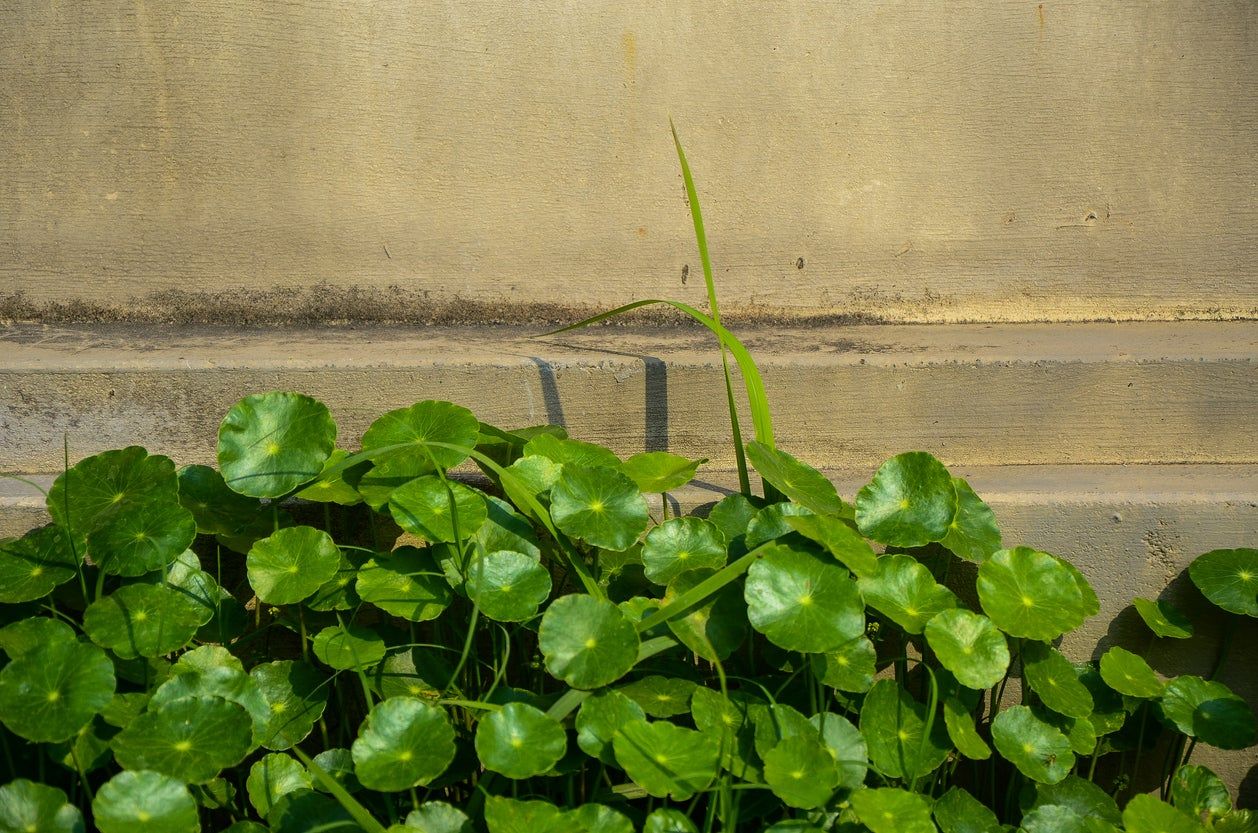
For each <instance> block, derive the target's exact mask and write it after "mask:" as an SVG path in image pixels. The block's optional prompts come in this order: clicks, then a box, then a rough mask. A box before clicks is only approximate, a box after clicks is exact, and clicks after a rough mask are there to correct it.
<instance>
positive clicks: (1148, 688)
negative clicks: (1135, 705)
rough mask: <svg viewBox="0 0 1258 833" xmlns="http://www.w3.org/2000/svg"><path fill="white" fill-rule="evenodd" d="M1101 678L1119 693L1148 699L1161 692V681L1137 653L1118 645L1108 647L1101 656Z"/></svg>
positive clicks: (1157, 695)
mask: <svg viewBox="0 0 1258 833" xmlns="http://www.w3.org/2000/svg"><path fill="white" fill-rule="evenodd" d="M1101 679H1103V680H1104V681H1105V684H1106V685H1107V686H1109V687H1110V688H1112V689H1114V690H1115V691H1117V692H1118V693H1119V694H1126V695H1127V696H1128V697H1139V698H1142V699H1149V698H1151V697H1159V696H1161V694H1162V690H1163V688H1165V686H1164V685H1163V683H1162V681H1161V680H1160V679H1158V676H1157V674H1154V673H1153V669H1152V668H1150V667H1149V663H1147V662H1145V661H1144V659H1142V658H1141V657H1140V656H1138V655H1137V654H1133V653H1132V652H1131V651H1128V650H1125V649H1123V648H1119V647H1113V648H1110V649H1109V650H1108V651H1106V652H1105V653H1104V654H1103V655H1102V656H1101Z"/></svg>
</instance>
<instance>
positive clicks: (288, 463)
mask: <svg viewBox="0 0 1258 833" xmlns="http://www.w3.org/2000/svg"><path fill="white" fill-rule="evenodd" d="M335 447H336V423H335V422H333V421H332V414H331V413H329V412H328V408H327V406H326V405H324V404H323V403H322V402H319V401H317V400H315V399H312V398H310V397H309V396H304V395H302V394H300V393H284V392H280V391H273V392H271V393H259V394H254V395H253V396H246V397H245V398H244V399H242V400H240V401H239V402H237V403H236V404H235V405H233V406H232V408H231V410H230V411H228V412H227V416H225V417H223V422H222V424H221V425H220V426H219V428H218V468H219V470H220V471H221V472H222V473H223V480H225V481H226V482H227V485H228V486H229V487H231V488H232V489H233V490H235V491H237V492H240V493H241V494H242V495H249V496H251V497H279V496H281V495H284V494H287V493H288V492H291V491H292V490H293V489H295V488H297V487H298V486H300V485H301V484H303V483H307V482H309V481H311V480H314V479H315V478H316V477H318V476H319V472H321V471H322V470H323V464H324V461H326V460H327V459H328V456H329V455H330V454H331V453H332V451H333V449H334V448H335Z"/></svg>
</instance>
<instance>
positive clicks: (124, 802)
mask: <svg viewBox="0 0 1258 833" xmlns="http://www.w3.org/2000/svg"><path fill="white" fill-rule="evenodd" d="M92 817H93V821H94V822H95V823H96V827H97V829H98V830H100V833H199V831H200V830H201V819H200V817H199V814H198V810H197V802H196V799H194V798H193V797H192V793H191V792H189V791H188V788H187V787H186V786H184V784H183V782H181V781H179V780H178V779H176V778H172V777H170V776H169V775H163V774H161V773H158V772H120V773H118V774H117V775H115V776H114V777H113V778H111V779H109V780H108V781H107V782H105V783H104V784H102V785H101V788H100V790H99V792H97V793H96V799H95V800H94V801H93V802H92Z"/></svg>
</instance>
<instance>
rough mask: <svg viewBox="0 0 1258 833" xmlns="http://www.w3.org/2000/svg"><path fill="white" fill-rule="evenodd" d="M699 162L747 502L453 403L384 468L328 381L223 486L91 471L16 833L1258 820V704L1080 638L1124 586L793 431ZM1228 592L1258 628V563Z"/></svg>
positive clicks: (1244, 558)
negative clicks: (1209, 761)
mask: <svg viewBox="0 0 1258 833" xmlns="http://www.w3.org/2000/svg"><path fill="white" fill-rule="evenodd" d="M678 150H679V153H680V145H679V146H678ZM682 165H683V173H684V175H685V180H686V185H687V190H688V192H689V196H690V201H691V207H692V209H693V211H694V217H695V228H696V232H697V233H698V236H699V243H700V253H701V259H702V262H703V265H704V271H705V277H707V279H708V289H709V301H710V307H711V314H710V315H707V314H704V313H701V312H699V311H698V310H695V309H693V308H691V307H688V306H686V305H684V304H680V303H676V302H668V303H672V305H673V306H674V307H675V308H677V309H679V310H681V311H682V312H684V313H686V314H688V315H690V316H691V317H692V318H694V319H695V320H696V321H698V322H700V323H701V324H703V325H704V326H706V327H708V328H709V329H710V330H711V331H712V332H713V333H714V334H715V335H716V336H717V338H718V340H719V342H720V344H721V349H722V356H723V357H725V356H727V355H728V356H732V357H733V358H734V360H735V362H736V363H737V365H738V366H739V369H740V371H741V374H742V376H743V378H744V380H745V382H746V393H747V398H748V404H749V406H750V412H751V414H752V422H753V428H754V433H755V439H754V440H753V441H751V442H749V443H746V444H745V445H744V443H743V442H742V440H741V433H740V427H739V424H738V421H737V411H736V409H735V408H734V387H733V385H732V383H731V381H730V380H731V374H730V372H729V369H728V364H726V383H727V384H726V391H727V395H728V400H729V406H730V414H731V422H732V427H733V434H734V437H735V440H736V447H737V450H738V452H739V454H738V462H739V469H740V471H739V475H740V476H739V481H740V489H739V490H738V491H737V492H734V493H732V494H729V495H728V496H726V497H724V498H723V499H721V500H720V501H718V502H716V503H715V504H713V505H708V506H704V507H702V508H701V509H700V510H699V511H696V512H695V513H694V514H691V515H685V516H681V517H669V516H668V515H667V514H666V512H665V507H667V506H668V505H669V502H668V500H667V499H665V500H658V499H656V500H653V501H650V502H649V501H648V496H653V497H654V496H661V495H663V496H665V497H666V496H667V493H669V492H673V491H676V490H678V489H682V488H683V487H685V486H686V484H687V483H688V482H690V481H691V480H692V479H693V478H694V477H695V474H696V472H697V470H698V467H699V465H700V464H701V463H702V462H703V461H700V460H689V459H685V458H682V457H679V456H677V455H675V454H671V453H667V452H651V453H644V454H637V455H634V456H632V457H629V458H628V459H621V458H620V457H618V456H617V455H616V454H614V453H613V452H611V451H610V450H608V449H606V448H603V447H601V446H598V445H595V444H591V443H587V442H582V441H579V440H577V439H572V438H570V437H568V436H567V435H566V433H565V432H564V430H563V429H562V428H560V427H557V426H539V427H532V428H525V429H521V430H511V431H508V430H503V429H500V428H497V427H494V426H491V425H488V424H486V423H483V422H480V421H479V420H478V419H477V418H476V416H475V415H474V414H473V413H472V412H471V411H470V410H468V409H466V408H464V407H461V406H459V405H455V404H452V403H449V402H441V401H422V402H419V403H416V404H415V405H412V406H410V407H407V408H401V409H398V410H395V411H391V412H389V413H386V414H384V415H383V416H381V417H379V418H378V419H377V420H376V421H375V422H373V423H372V424H371V426H370V428H369V429H368V430H367V431H366V433H365V434H364V436H363V437H362V441H361V448H358V449H354V450H353V451H352V452H351V450H349V449H342V448H338V446H337V428H336V424H335V422H334V421H333V418H332V415H331V413H330V412H329V410H328V408H327V407H326V406H324V405H323V404H322V403H320V402H318V401H316V400H314V399H312V398H310V397H307V396H303V395H301V394H298V393H290V392H272V393H266V394H259V395H253V396H248V397H246V398H244V399H242V400H241V401H240V402H238V403H237V404H236V405H235V406H234V407H233V408H232V409H231V410H230V412H229V413H228V414H227V416H226V417H225V419H224V420H223V422H222V426H221V428H220V431H219V437H218V450H217V461H218V467H217V468H210V467H207V466H201V465H192V466H186V467H183V468H177V467H176V465H175V463H174V462H173V461H171V460H170V459H168V458H166V457H163V456H160V455H155V454H149V453H147V452H146V451H145V450H144V449H143V448H139V447H131V448H126V449H121V450H117V451H108V452H104V453H102V454H97V455H94V456H91V457H88V458H86V459H84V460H81V461H79V462H78V463H77V464H76V465H74V466H73V467H68V468H67V470H66V471H65V472H64V474H63V475H62V476H61V477H60V478H58V479H57V481H56V483H55V484H54V485H53V487H52V489H51V490H50V491H49V492H48V495H47V504H48V511H49V513H50V515H51V517H52V522H51V523H50V524H48V525H46V526H44V527H41V528H39V529H36V530H32V531H31V532H29V533H27V534H26V535H24V536H23V537H21V538H19V539H16V540H9V541H4V542H3V543H2V544H0V617H2V619H0V622H2V623H3V627H0V651H2V652H3V655H4V657H5V660H4V665H3V667H2V668H0V723H2V724H3V729H2V730H0V742H2V746H3V753H4V759H3V762H2V764H0V765H3V766H5V767H7V775H8V779H7V783H5V784H4V785H3V786H0V833H3V831H23V833H71V832H72V831H82V830H86V829H95V830H100V831H102V833H140V832H141V831H150V832H151V833H192V831H199V830H208V831H224V830H226V831H232V833H249V831H265V830H271V831H276V833H314V832H315V831H355V830H361V831H368V832H369V833H380V832H381V831H384V830H389V831H391V833H399V832H404V831H425V832H426V833H471V831H488V833H631V831H643V833H678V832H682V833H684V831H704V833H710V831H726V833H738V832H740V831H745V832H746V833H751V832H752V831H763V830H768V831H774V833H785V831H791V832H792V833H809V831H834V832H835V833H852V832H853V831H873V833H931V831H936V830H938V831H942V833H990V832H992V831H1002V830H1014V829H1021V830H1025V831H1027V833H1058V831H1061V832H1062V833H1066V832H1067V831H1070V832H1072V833H1073V831H1091V833H1104V832H1105V831H1115V830H1126V831H1129V832H1130V833H1153V831H1167V833H1192V831H1205V830H1210V829H1212V830H1215V831H1220V833H1223V832H1224V831H1226V832H1228V833H1238V832H1239V831H1254V830H1258V819H1255V817H1254V816H1253V814H1251V813H1250V812H1249V811H1247V810H1239V809H1234V808H1233V805H1232V799H1231V796H1230V795H1229V793H1228V790H1227V789H1226V787H1225V786H1224V784H1223V783H1222V782H1221V781H1220V779H1219V778H1218V777H1217V776H1215V775H1214V774H1213V773H1211V772H1210V771H1209V770H1207V769H1205V768H1204V767H1201V766H1197V765H1194V764H1192V763H1191V762H1190V758H1191V755H1192V753H1193V751H1194V749H1195V747H1196V746H1197V745H1198V744H1207V745H1212V746H1217V747H1221V748H1225V749H1238V748H1245V747H1248V746H1250V745H1252V744H1253V743H1254V742H1255V725H1254V714H1253V712H1252V710H1251V709H1250V707H1249V706H1248V705H1247V704H1246V703H1245V702H1244V701H1243V700H1242V699H1241V698H1239V697H1237V696H1236V695H1235V694H1233V693H1232V692H1231V691H1229V690H1228V689H1227V688H1226V687H1225V686H1224V685H1222V684H1221V683H1219V682H1217V681H1216V680H1214V679H1211V678H1202V677H1198V676H1180V677H1177V678H1174V679H1171V680H1166V679H1164V678H1162V677H1160V676H1159V675H1158V674H1157V673H1155V672H1154V670H1153V669H1152V668H1151V667H1150V666H1149V665H1148V664H1147V663H1146V661H1145V660H1144V659H1143V658H1142V657H1141V656H1140V655H1138V654H1136V653H1132V652H1129V651H1126V650H1123V649H1122V648H1117V647H1115V648H1111V649H1109V650H1108V651H1106V652H1105V653H1104V654H1102V655H1101V656H1100V658H1099V661H1095V662H1083V663H1079V662H1072V661H1071V660H1070V659H1068V658H1067V657H1066V656H1064V655H1063V654H1062V653H1060V652H1059V651H1058V649H1057V647H1055V646H1056V644H1057V642H1058V640H1059V639H1060V638H1061V637H1063V636H1064V635H1066V634H1068V633H1070V632H1071V631H1073V630H1075V629H1076V628H1078V627H1079V626H1080V625H1081V624H1082V623H1083V622H1084V620H1085V619H1087V618H1088V617H1090V616H1093V615H1095V614H1096V613H1097V612H1098V610H1099V604H1098V600H1097V597H1096V595H1095V593H1094V592H1093V590H1092V588H1091V586H1090V585H1089V583H1088V580H1087V578H1086V576H1085V575H1084V574H1083V573H1082V572H1080V571H1079V570H1078V569H1076V568H1075V567H1074V566H1072V565H1071V564H1070V563H1069V562H1068V561H1066V560H1065V559H1063V558H1060V557H1058V556H1055V555H1052V554H1050V553H1047V552H1042V551H1040V550H1037V549H1035V548H1034V547H1030V546H1010V545H1009V544H1008V542H1005V541H1003V540H1002V536H1001V533H1000V530H999V527H998V526H997V523H996V520H995V517H994V515H993V513H992V511H991V509H990V508H989V507H988V506H987V504H985V503H984V502H983V500H982V499H981V498H980V497H979V496H978V495H976V494H975V493H974V491H973V490H972V489H971V488H970V486H969V485H968V484H967V483H966V482H965V481H964V480H962V479H959V478H956V477H954V476H952V475H951V474H950V473H949V472H948V470H947V469H946V468H945V467H944V466H943V465H942V464H941V463H940V462H939V461H938V460H936V459H935V458H934V457H932V456H931V455H929V454H927V453H924V452H909V453H906V454H901V455H899V456H896V457H894V458H892V459H890V460H888V461H887V462H886V463H884V464H883V465H882V466H881V467H880V468H879V469H878V470H877V472H876V473H875V474H874V475H873V477H872V479H871V480H870V482H869V483H868V485H866V486H865V487H864V488H862V489H861V490H860V491H859V492H858V493H857V494H856V496H855V499H854V500H853V501H847V500H844V499H842V498H841V497H840V496H839V495H838V493H837V492H836V490H835V488H834V486H833V485H832V484H831V483H830V481H829V480H828V479H827V478H826V477H825V476H824V475H822V474H821V473H820V472H818V471H817V470H815V469H813V468H811V467H810V466H808V465H806V464H805V463H803V462H801V461H799V460H797V459H796V458H795V457H793V456H791V455H790V454H788V453H786V452H785V451H782V450H780V449H778V448H776V445H775V443H774V438H773V431H772V421H771V418H770V415H769V409H768V403H767V401H766V399H765V396H764V387H763V384H762V383H761V381H760V376H759V373H758V371H757V369H756V366H755V363H754V362H753V361H752V359H751V357H750V355H749V354H748V353H747V351H746V350H745V349H744V347H743V345H742V344H741V343H739V342H738V340H737V339H736V338H734V337H733V336H732V335H731V334H730V333H729V332H728V331H727V330H725V329H724V327H723V326H722V325H721V322H720V316H719V312H718V309H717V305H716V297H715V292H714V291H713V290H712V283H711V279H710V275H711V269H710V264H709V262H708V257H707V249H706V243H705V242H704V237H703V227H702V220H701V217H700V215H699V211H698V202H697V197H696V195H695V192H694V186H693V182H692V181H691V178H690V174H689V170H688V168H687V167H686V165H685V159H684V156H682ZM611 314H614V313H611ZM582 323H583V324H584V323H588V322H582ZM578 326H579V325H578ZM748 463H749V464H750V465H748ZM753 469H754V470H755V471H756V472H758V473H759V475H760V478H761V480H762V484H763V489H762V490H761V493H760V494H758V495H757V494H753V492H752V488H751V477H750V471H751V470H753ZM473 475H475V476H473ZM652 505H655V506H658V507H660V508H659V509H657V510H655V511H654V513H653V512H652V509H651V506H652ZM1189 575H1190V577H1191V579H1192V582H1193V583H1194V584H1195V585H1196V586H1197V587H1198V588H1199V589H1200V590H1201V592H1202V593H1203V594H1204V595H1205V597H1206V598H1207V599H1209V600H1210V601H1211V602H1213V603H1214V604H1216V605H1218V606H1219V607H1221V608H1222V609H1223V610H1225V611H1228V612H1229V613H1230V614H1234V615H1237V616H1258V551H1256V550H1254V549H1240V548H1238V549H1228V550H1216V551H1213V552H1209V553H1206V554H1205V555H1202V556H1201V557H1200V558H1198V559H1197V560H1196V561H1195V562H1194V563H1193V565H1192V567H1191V568H1190V569H1189ZM1135 604H1136V608H1137V610H1138V611H1139V613H1140V615H1141V616H1142V617H1143V618H1144V621H1145V622H1146V623H1147V624H1148V626H1149V628H1150V629H1151V631H1152V632H1153V634H1156V638H1158V639H1177V638H1191V637H1192V635H1193V634H1192V624H1191V622H1189V621H1188V620H1187V619H1186V618H1185V617H1184V616H1183V615H1182V614H1180V613H1178V612H1177V611H1176V610H1174V609H1173V608H1172V607H1170V606H1169V605H1167V604H1166V603H1165V602H1160V601H1151V600H1143V599H1138V600H1136V602H1135ZM1225 646H1226V641H1225ZM1225 650H1226V648H1225ZM1222 661H1223V657H1222V656H1220V658H1219V663H1217V664H1216V667H1215V673H1216V674H1217V670H1218V665H1219V664H1221V663H1222ZM1213 676H1215V675H1214V674H1212V675H1211V677H1213ZM1010 680H1015V681H1016V684H1015V685H1014V686H1013V687H1008V688H1007V686H1008V684H1009V682H1010ZM1015 690H1016V691H1017V692H1018V694H1017V695H1016V696H1015V695H1014V691H1015ZM1150 773H1153V775H1154V781H1155V784H1154V787H1153V789H1154V790H1155V791H1156V790H1157V789H1158V787H1159V786H1160V793H1158V794H1135V795H1133V794H1132V793H1133V792H1135V790H1133V789H1130V788H1129V783H1130V779H1131V778H1132V777H1133V776H1135V775H1142V776H1148V775H1149V774H1150ZM1159 773H1160V777H1158V774H1159ZM1015 826H1016V827H1015Z"/></svg>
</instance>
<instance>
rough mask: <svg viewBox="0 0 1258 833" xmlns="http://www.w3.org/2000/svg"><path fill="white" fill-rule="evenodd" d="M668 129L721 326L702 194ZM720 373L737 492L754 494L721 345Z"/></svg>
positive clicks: (712, 307)
mask: <svg viewBox="0 0 1258 833" xmlns="http://www.w3.org/2000/svg"><path fill="white" fill-rule="evenodd" d="M668 128H669V130H671V131H672V132H673V146H674V147H675V148H677V161H678V162H680V163H681V178H682V180H683V181H684V182H685V183H686V200H687V202H688V203H689V204H690V218H691V219H692V220H693V221H694V226H695V242H696V243H697V244H698V246H699V262H700V263H701V264H702V265H703V283H704V285H705V286H706V287H707V290H708V309H710V310H711V311H712V320H713V321H715V322H716V323H717V324H720V323H721V308H720V306H719V305H718V304H717V302H716V282H715V281H714V280H713V279H712V258H711V257H710V256H709V255H708V235H707V232H706V231H705V230H704V227H703V210H702V209H701V208H700V207H699V192H698V190H697V189H696V188H695V181H694V177H693V176H692V175H691V173H690V163H689V162H687V161H686V151H685V150H683V149H682V146H681V139H680V138H679V137H678V135H677V125H675V124H673V120H672V119H671V118H670V119H669V120H668ZM721 370H722V371H723V372H724V374H725V402H726V405H727V407H728V408H729V425H730V431H731V432H732V434H733V441H734V459H735V461H736V462H737V464H738V488H739V489H740V490H741V491H742V493H743V494H745V495H750V494H751V479H750V477H749V476H748V474H747V453H746V452H745V451H744V450H743V432H742V427H741V426H740V425H739V422H738V404H737V403H736V402H735V401H734V382H733V380H732V379H731V378H730V372H729V358H728V357H727V355H726V353H725V345H724V344H722V345H721Z"/></svg>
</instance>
